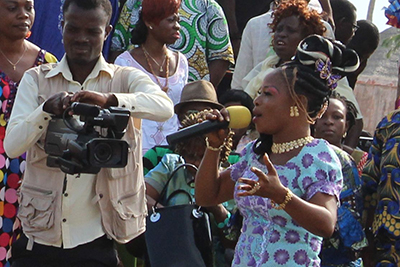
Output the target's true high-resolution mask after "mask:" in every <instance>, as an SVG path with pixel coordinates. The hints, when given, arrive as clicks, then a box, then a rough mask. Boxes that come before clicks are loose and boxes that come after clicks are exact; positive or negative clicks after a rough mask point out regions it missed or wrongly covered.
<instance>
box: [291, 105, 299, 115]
mask: <svg viewBox="0 0 400 267" xmlns="http://www.w3.org/2000/svg"><path fill="white" fill-rule="evenodd" d="M289 115H290V117H298V116H299V115H300V114H299V109H298V107H297V106H291V107H290V114H289Z"/></svg>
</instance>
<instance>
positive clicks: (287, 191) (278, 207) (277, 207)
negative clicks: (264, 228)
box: [271, 188, 293, 210]
mask: <svg viewBox="0 0 400 267" xmlns="http://www.w3.org/2000/svg"><path fill="white" fill-rule="evenodd" d="M292 197H293V193H292V191H290V189H289V188H286V196H285V200H284V201H283V202H282V203H281V204H279V205H277V204H276V203H275V201H273V200H272V199H271V205H272V207H273V208H274V209H276V210H283V209H284V208H285V207H286V205H287V204H288V203H289V201H290V200H291V199H292Z"/></svg>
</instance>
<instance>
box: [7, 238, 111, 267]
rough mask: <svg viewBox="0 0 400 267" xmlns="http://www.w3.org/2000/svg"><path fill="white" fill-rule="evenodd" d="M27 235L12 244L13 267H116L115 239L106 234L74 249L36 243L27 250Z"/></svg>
mask: <svg viewBox="0 0 400 267" xmlns="http://www.w3.org/2000/svg"><path fill="white" fill-rule="evenodd" d="M27 243H28V238H27V237H26V236H25V235H21V237H20V238H19V239H18V240H17V241H16V242H14V243H13V244H12V248H11V253H12V258H11V260H10V262H11V266H12V267H116V266H117V264H118V260H117V253H116V250H115V249H114V245H113V241H112V240H110V239H108V238H107V237H106V236H105V235H104V236H102V237H100V238H98V239H96V240H94V241H92V242H90V243H86V244H83V245H79V246H77V247H75V248H72V249H63V248H58V247H53V246H45V245H41V244H38V243H34V245H33V249H32V250H26V245H27Z"/></svg>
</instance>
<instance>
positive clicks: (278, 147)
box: [271, 136, 314, 154]
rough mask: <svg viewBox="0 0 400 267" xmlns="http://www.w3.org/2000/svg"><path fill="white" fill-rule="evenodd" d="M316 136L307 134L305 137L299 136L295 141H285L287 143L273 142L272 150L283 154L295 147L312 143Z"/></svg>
mask: <svg viewBox="0 0 400 267" xmlns="http://www.w3.org/2000/svg"><path fill="white" fill-rule="evenodd" d="M312 140H314V138H313V137H312V136H306V137H303V138H299V139H296V140H293V141H289V142H285V143H273V144H272V147H271V151H272V153H274V154H282V153H286V152H289V151H291V150H293V149H295V148H299V147H302V146H304V145H306V144H308V143H310V142H311V141H312Z"/></svg>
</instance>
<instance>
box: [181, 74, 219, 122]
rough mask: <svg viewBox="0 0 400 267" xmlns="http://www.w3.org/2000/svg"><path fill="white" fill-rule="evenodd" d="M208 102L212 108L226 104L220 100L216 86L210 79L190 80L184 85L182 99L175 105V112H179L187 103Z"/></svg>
mask: <svg viewBox="0 0 400 267" xmlns="http://www.w3.org/2000/svg"><path fill="white" fill-rule="evenodd" d="M190 103H206V104H209V105H210V107H211V108H216V109H222V108H223V107H224V106H223V105H222V104H220V103H219V102H218V98H217V93H216V91H215V89H214V86H213V85H212V83H210V82H209V81H205V80H198V81H194V82H190V83H188V84H186V85H185V87H183V90H182V94H181V101H180V102H179V103H178V104H176V105H175V113H176V114H178V113H179V112H180V110H181V108H182V107H183V106H184V105H185V104H190Z"/></svg>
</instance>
